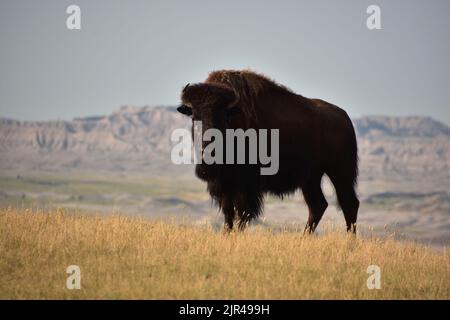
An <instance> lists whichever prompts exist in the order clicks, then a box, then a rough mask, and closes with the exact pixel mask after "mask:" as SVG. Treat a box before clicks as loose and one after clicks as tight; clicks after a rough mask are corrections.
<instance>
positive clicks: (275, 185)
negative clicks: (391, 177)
mask: <svg viewBox="0 0 450 320" xmlns="http://www.w3.org/2000/svg"><path fill="white" fill-rule="evenodd" d="M181 101H182V105H181V106H179V107H178V108H177V110H178V111H179V112H180V113H182V114H184V115H186V116H189V117H191V118H192V120H193V121H202V130H203V131H205V130H208V129H210V128H215V129H218V130H220V131H221V132H224V131H225V130H226V129H243V130H247V129H255V130H258V129H267V130H272V129H278V130H279V131H278V132H279V149H278V150H279V152H278V153H279V169H278V172H277V173H276V174H274V175H261V174H260V171H259V169H260V167H261V166H262V164H261V163H257V164H247V163H246V164H220V163H213V164H206V163H199V164H197V165H196V168H195V173H196V175H197V177H198V178H200V179H201V180H203V181H205V182H206V183H207V190H208V192H209V194H210V195H211V197H212V199H213V200H214V202H215V203H217V204H218V206H219V208H220V209H221V211H222V212H223V214H224V217H225V229H226V230H232V228H233V224H234V222H235V221H237V223H238V228H239V229H240V230H242V229H244V228H245V226H246V225H247V224H248V223H249V222H250V221H251V220H252V219H254V218H257V217H258V216H259V215H260V214H261V212H262V207H263V202H264V195H265V194H268V193H269V194H273V195H276V196H279V197H281V198H283V197H284V196H286V195H290V194H293V193H294V192H295V191H296V190H299V189H301V190H302V193H303V196H304V199H305V202H306V204H307V205H308V209H309V217H308V222H307V225H306V227H305V232H306V231H308V232H309V233H312V232H314V230H315V229H316V227H317V225H318V223H319V221H320V219H321V218H322V216H323V213H324V212H325V210H326V208H327V206H328V203H327V201H326V199H325V197H324V195H323V192H322V189H321V180H322V176H323V175H324V174H326V175H328V177H329V178H330V180H331V182H332V183H333V185H334V187H335V190H336V195H337V199H338V202H339V206H340V207H341V209H342V211H343V213H344V216H345V221H346V225H347V231H352V232H356V219H357V213H358V208H359V200H358V197H357V195H356V193H355V185H356V182H357V175H358V156H357V143H356V136H355V131H354V128H353V124H352V122H351V120H350V118H349V116H348V115H347V113H346V112H345V111H344V110H342V109H341V108H339V107H337V106H335V105H333V104H331V103H328V102H326V101H324V100H320V99H310V98H306V97H304V96H302V95H299V94H296V93H294V92H293V91H291V90H289V89H288V88H286V87H285V86H283V85H280V84H277V83H276V82H274V81H272V80H270V79H269V78H267V77H265V76H263V75H260V74H257V73H255V72H252V71H249V70H243V71H238V70H220V71H214V72H212V73H210V74H209V76H208V78H207V79H206V80H205V81H204V82H203V83H197V84H192V85H190V84H188V85H187V86H186V87H185V88H184V89H183V91H182V93H181ZM209 143H210V142H208V141H205V142H203V145H202V150H203V148H205V147H206V146H207V145H208V144H209ZM247 147H248V145H247ZM225 148H226V147H224V149H225ZM269 149H270V146H269ZM223 151H224V152H227V150H223ZM228 151H229V150H228Z"/></svg>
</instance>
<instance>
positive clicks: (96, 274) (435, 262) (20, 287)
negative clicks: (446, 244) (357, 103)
mask: <svg viewBox="0 0 450 320" xmlns="http://www.w3.org/2000/svg"><path fill="white" fill-rule="evenodd" d="M70 265H76V266H79V268H80V271H81V278H80V279H81V289H79V290H78V289H73V290H69V289H68V288H67V287H66V281H67V278H68V277H69V274H68V273H67V267H68V266H70ZM370 265H376V266H379V268H380V271H381V273H380V278H379V279H380V284H381V288H380V289H372V290H370V289H368V286H367V280H368V278H369V277H370V276H371V275H370V274H369V273H368V270H367V269H368V267H369V266H370ZM449 298H450V256H449V254H448V248H442V249H439V250H437V249H432V248H429V247H426V246H424V245H419V244H416V243H412V242H398V241H396V240H394V239H393V238H390V237H388V236H387V237H377V236H371V235H370V234H364V235H361V234H358V235H357V236H353V235H348V234H346V233H345V232H343V231H341V230H340V229H339V228H332V227H330V228H328V229H327V230H324V231H323V232H321V233H320V234H318V235H303V234H302V232H301V230H292V229H289V228H286V229H282V228H281V229H277V230H274V229H271V228H267V227H261V226H255V227H252V228H250V229H248V230H247V231H245V232H233V233H230V234H224V233H223V232H221V231H217V230H215V229H214V228H213V227H211V226H210V225H208V224H205V225H190V224H188V223H182V222H181V223H180V222H179V221H178V222H175V221H170V220H163V219H160V220H155V219H148V218H139V217H130V216H123V215H117V214H116V215H109V216H105V215H100V214H98V215H97V214H95V213H94V214H92V213H90V214H87V213H84V214H83V213H78V214H75V213H73V212H71V211H66V210H62V209H48V210H37V209H13V208H5V209H1V210H0V299H449Z"/></svg>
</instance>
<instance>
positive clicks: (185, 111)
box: [177, 104, 192, 116]
mask: <svg viewBox="0 0 450 320" xmlns="http://www.w3.org/2000/svg"><path fill="white" fill-rule="evenodd" d="M177 111H178V112H179V113H181V114H184V115H186V116H191V115H192V108H190V107H188V106H187V105H184V104H183V105H181V106H179V107H178V108H177Z"/></svg>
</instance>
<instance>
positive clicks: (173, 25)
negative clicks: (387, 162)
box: [0, 0, 450, 124]
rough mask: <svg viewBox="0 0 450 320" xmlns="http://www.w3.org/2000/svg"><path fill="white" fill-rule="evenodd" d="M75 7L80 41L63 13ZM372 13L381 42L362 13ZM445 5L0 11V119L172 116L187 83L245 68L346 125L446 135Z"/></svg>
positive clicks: (10, 5)
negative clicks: (401, 122)
mask: <svg viewBox="0 0 450 320" xmlns="http://www.w3.org/2000/svg"><path fill="white" fill-rule="evenodd" d="M71 4H76V5H79V6H80V7H81V30H68V29H67V27H66V18H67V17H68V14H67V13H66V8H67V7H68V6H69V5H71ZM370 4H377V5H379V6H380V7H381V24H382V30H372V31H371V30H368V29H367V27H366V19H367V17H368V14H367V13H366V9H367V7H368V6H369V5H370ZM449 39H450V1H448V0H442V1H425V0H424V1H411V0H407V1H399V0H397V1H380V0H370V1H364V0H355V1H335V0H329V1H308V2H306V1H298V0H295V1H261V0H259V1H244V0H239V1H234V0H227V1H223V0H221V1H213V0H205V1H196V0H189V1H167V0H164V1H162V0H161V1H151V0H148V1H111V0H108V1H106V0H102V1H101V0H95V1H92V0H90V1H84V0H77V1H75V0H74V1H63V0H54V1H43V0H40V1H32V0H30V1H21V0H8V1H5V0H0V48H1V49H0V50H1V54H0V116H1V117H9V118H16V119H21V120H48V119H68V120H69V119H72V118H73V117H79V116H88V115H102V114H108V113H110V112H112V111H114V110H116V109H118V108H119V107H120V106H121V105H174V104H177V103H178V102H179V93H180V90H181V89H182V87H183V86H184V85H185V84H186V83H187V82H191V83H193V82H198V81H202V80H204V79H205V78H206V76H207V74H208V72H209V71H211V70H214V69H222V68H238V69H239V68H252V69H254V70H255V71H259V72H262V73H264V74H266V75H268V76H270V77H271V78H273V79H275V80H277V81H278V82H280V83H282V84H284V85H286V86H288V87H290V88H291V89H292V90H294V91H296V92H297V93H300V94H303V95H305V96H308V97H319V98H322V99H325V100H328V101H330V102H332V103H334V104H337V105H339V106H341V107H343V108H344V109H346V110H347V111H348V112H349V114H350V115H351V116H353V117H356V116H361V115H367V114H387V115H429V116H432V117H434V118H436V119H438V120H441V121H444V122H446V123H447V124H449V123H450V61H449V59H450V40H449Z"/></svg>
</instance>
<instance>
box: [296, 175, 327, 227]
mask: <svg viewBox="0 0 450 320" xmlns="http://www.w3.org/2000/svg"><path fill="white" fill-rule="evenodd" d="M321 181H322V175H318V176H316V177H314V178H312V179H310V180H309V181H308V183H306V184H305V185H304V186H303V187H302V193H303V198H304V199H305V202H306V204H307V205H308V210H309V217H308V222H307V224H306V227H305V233H306V232H308V233H313V232H314V230H315V229H316V228H317V225H318V224H319V221H320V219H322V216H323V214H324V212H325V210H326V209H327V207H328V202H327V200H326V199H325V196H324V195H323V192H322V188H321Z"/></svg>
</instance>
